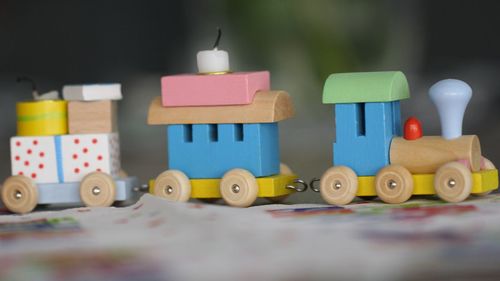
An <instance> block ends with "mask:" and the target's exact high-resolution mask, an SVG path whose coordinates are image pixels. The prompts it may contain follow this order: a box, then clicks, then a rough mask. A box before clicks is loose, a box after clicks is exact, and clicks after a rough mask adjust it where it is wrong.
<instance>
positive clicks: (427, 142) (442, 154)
mask: <svg viewBox="0 0 500 281" xmlns="http://www.w3.org/2000/svg"><path fill="white" fill-rule="evenodd" d="M390 157H391V163H392V164H399V165H402V166H404V167H406V168H407V169H408V170H409V171H410V172H412V173H416V174H429V173H435V172H436V171H437V169H438V168H439V167H441V166H442V165H444V164H446V163H448V162H451V161H458V160H465V161H467V163H468V164H469V165H468V166H469V167H470V168H471V170H472V171H474V172H477V171H479V170H480V167H481V145H480V144H479V138H478V137H477V136H475V135H470V136H461V137H458V138H455V139H452V140H446V139H444V138H442V137H439V136H424V137H421V138H419V139H416V140H405V139H404V138H394V139H393V140H392V144H391V151H390Z"/></svg>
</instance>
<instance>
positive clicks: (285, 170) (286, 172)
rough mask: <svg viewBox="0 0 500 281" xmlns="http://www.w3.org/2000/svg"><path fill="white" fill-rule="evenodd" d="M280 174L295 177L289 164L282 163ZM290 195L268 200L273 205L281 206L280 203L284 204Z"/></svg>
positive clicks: (268, 198)
mask: <svg viewBox="0 0 500 281" xmlns="http://www.w3.org/2000/svg"><path fill="white" fill-rule="evenodd" d="M280 174H282V175H293V171H292V169H290V167H289V166H288V165H287V164H284V163H280ZM289 195H290V194H285V195H281V196H276V197H266V199H267V200H268V201H269V202H271V203H273V204H279V203H283V201H285V200H286V199H287V198H288V196H289Z"/></svg>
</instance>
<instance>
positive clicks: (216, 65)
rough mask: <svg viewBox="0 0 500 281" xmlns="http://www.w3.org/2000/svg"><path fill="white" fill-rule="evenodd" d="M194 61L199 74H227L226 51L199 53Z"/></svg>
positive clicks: (227, 60)
mask: <svg viewBox="0 0 500 281" xmlns="http://www.w3.org/2000/svg"><path fill="white" fill-rule="evenodd" d="M196 59H197V62H198V72H199V73H217V72H229V56H228V54H227V52H226V51H223V50H218V49H217V48H214V49H213V50H205V51H199V52H198V54H197V55H196Z"/></svg>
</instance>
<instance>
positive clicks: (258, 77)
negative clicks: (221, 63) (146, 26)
mask: <svg viewBox="0 0 500 281" xmlns="http://www.w3.org/2000/svg"><path fill="white" fill-rule="evenodd" d="M269 88H270V78H269V72H268V71H258V72H236V73H228V74H220V75H201V74H182V75H172V76H164V77H162V78H161V96H162V105H163V106H210V105H238V104H250V103H252V101H253V97H254V95H255V93H256V92H257V91H259V90H263V91H267V90H269Z"/></svg>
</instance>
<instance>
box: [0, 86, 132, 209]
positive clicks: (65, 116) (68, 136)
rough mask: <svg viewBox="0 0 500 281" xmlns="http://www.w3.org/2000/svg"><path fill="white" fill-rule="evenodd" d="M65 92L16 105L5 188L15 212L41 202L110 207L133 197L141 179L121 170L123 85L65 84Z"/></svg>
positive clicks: (8, 203)
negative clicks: (119, 112) (119, 129)
mask: <svg viewBox="0 0 500 281" xmlns="http://www.w3.org/2000/svg"><path fill="white" fill-rule="evenodd" d="M63 92H64V98H65V100H35V101H26V102H19V103H17V106H16V109H17V110H16V111H17V136H15V137H12V138H11V139H10V151H11V168H12V176H11V177H9V178H7V180H6V181H5V182H4V184H3V186H2V189H1V199H2V201H3V203H4V205H5V206H6V208H7V209H8V210H10V211H12V212H15V213H27V212H30V211H32V210H33V209H34V208H35V207H36V206H37V205H42V204H43V205H48V204H75V205H80V204H82V203H83V204H84V205H86V206H110V205H111V204H113V203H114V202H123V201H127V200H129V199H131V198H132V197H133V194H134V192H133V188H134V187H136V185H137V179H136V178H135V177H128V176H126V175H125V174H124V172H122V171H121V164H120V141H119V136H118V132H117V130H116V126H115V124H116V101H115V100H116V99H120V98H121V87H120V85H119V84H109V85H108V84H106V85H84V86H66V87H65V88H64V89H63ZM34 96H35V98H36V97H37V95H34Z"/></svg>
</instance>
